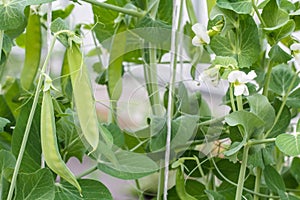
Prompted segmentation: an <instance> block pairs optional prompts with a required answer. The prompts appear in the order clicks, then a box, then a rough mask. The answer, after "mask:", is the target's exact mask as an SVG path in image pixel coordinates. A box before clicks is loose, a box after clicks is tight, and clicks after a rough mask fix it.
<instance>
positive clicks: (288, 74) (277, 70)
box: [270, 64, 300, 96]
mask: <svg viewBox="0 0 300 200" xmlns="http://www.w3.org/2000/svg"><path fill="white" fill-rule="evenodd" d="M295 76H296V75H295V73H294V72H293V71H292V70H291V68H290V67H289V66H288V65H286V64H281V65H278V66H276V67H274V68H273V69H272V72H271V80H270V89H271V90H272V91H273V92H275V93H276V94H279V95H282V96H284V95H285V94H286V93H287V91H288V89H289V87H292V89H294V88H295V87H296V86H297V85H298V84H299V83H300V78H299V77H297V78H296V81H295V82H294V84H293V85H292V86H291V84H292V80H293V78H294V77H295Z"/></svg>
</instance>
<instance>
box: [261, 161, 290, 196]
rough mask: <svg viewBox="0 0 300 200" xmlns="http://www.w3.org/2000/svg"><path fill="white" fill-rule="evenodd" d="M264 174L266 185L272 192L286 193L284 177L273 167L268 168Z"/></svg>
mask: <svg viewBox="0 0 300 200" xmlns="http://www.w3.org/2000/svg"><path fill="white" fill-rule="evenodd" d="M263 173H264V177H265V181H266V184H267V186H268V188H269V189H270V190H272V191H273V192H276V193H278V192H279V191H285V185H284V182H283V179H282V177H281V176H280V174H279V173H278V172H277V171H276V170H275V169H274V168H273V167H272V166H270V165H268V166H266V167H265V169H264V170H263Z"/></svg>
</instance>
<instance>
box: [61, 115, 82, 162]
mask: <svg viewBox="0 0 300 200" xmlns="http://www.w3.org/2000/svg"><path fill="white" fill-rule="evenodd" d="M74 115H75V113H74V112H73V111H72V110H71V109H67V110H66V111H65V115H64V116H63V117H62V118H61V119H60V120H58V121H57V123H56V133H57V136H58V139H59V141H61V144H63V148H62V150H61V152H62V154H63V158H64V160H65V161H67V160H68V159H69V158H71V157H72V156H74V157H76V158H78V159H79V160H80V161H82V157H83V155H84V153H85V151H86V148H85V146H84V145H83V143H82V141H81V139H80V135H79V134H78V132H77V129H76V125H75V120H74V118H73V116H74Z"/></svg>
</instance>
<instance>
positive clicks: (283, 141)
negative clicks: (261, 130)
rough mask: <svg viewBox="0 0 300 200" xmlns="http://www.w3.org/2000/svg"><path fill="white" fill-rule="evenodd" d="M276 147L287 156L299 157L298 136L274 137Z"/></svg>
mask: <svg viewBox="0 0 300 200" xmlns="http://www.w3.org/2000/svg"><path fill="white" fill-rule="evenodd" d="M275 144H276V146H277V147H278V149H279V150H280V151H282V152H283V153H285V154H286V155H289V156H298V155H300V134H299V133H296V134H295V135H292V134H287V133H286V134H281V135H279V136H277V137H276V141H275Z"/></svg>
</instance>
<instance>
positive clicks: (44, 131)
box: [41, 90, 81, 194]
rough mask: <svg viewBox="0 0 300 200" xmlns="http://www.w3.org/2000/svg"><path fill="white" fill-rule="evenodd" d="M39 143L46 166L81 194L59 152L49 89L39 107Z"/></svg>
mask: <svg viewBox="0 0 300 200" xmlns="http://www.w3.org/2000/svg"><path fill="white" fill-rule="evenodd" d="M41 143H42V151H43V155H44V159H45V161H46V163H47V165H48V167H49V168H50V169H51V170H52V171H54V172H55V173H56V174H58V175H59V176H60V177H62V178H63V179H65V180H66V181H68V182H69V183H70V184H72V185H74V186H75V187H76V188H77V189H78V191H79V192H80V194H81V187H80V185H79V183H78V182H77V180H76V178H75V176H74V174H73V173H72V172H71V171H70V169H69V168H68V167H67V166H66V164H65V162H64V161H63V159H62V158H61V155H60V153H59V149H58V144H57V137H56V127H55V118H54V110H53V102H52V98H51V94H50V90H47V91H45V92H44V95H43V101H42V109H41Z"/></svg>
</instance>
